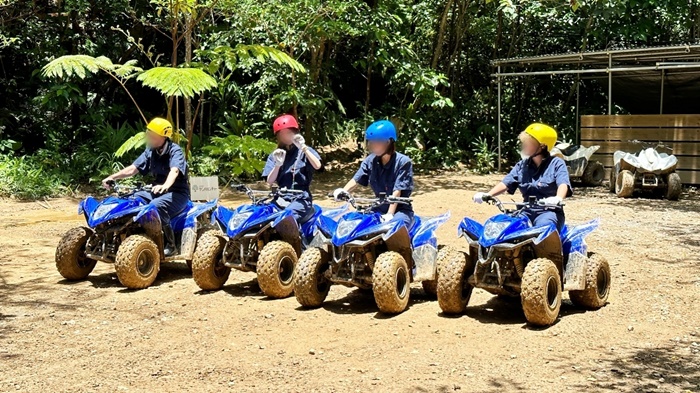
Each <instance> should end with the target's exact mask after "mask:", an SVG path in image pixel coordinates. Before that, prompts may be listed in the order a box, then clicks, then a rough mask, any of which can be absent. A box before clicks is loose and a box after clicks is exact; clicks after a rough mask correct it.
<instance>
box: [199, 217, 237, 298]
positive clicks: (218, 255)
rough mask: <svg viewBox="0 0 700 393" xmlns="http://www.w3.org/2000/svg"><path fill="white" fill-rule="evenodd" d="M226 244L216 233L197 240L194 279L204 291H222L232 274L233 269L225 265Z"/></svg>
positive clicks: (204, 234)
mask: <svg viewBox="0 0 700 393" xmlns="http://www.w3.org/2000/svg"><path fill="white" fill-rule="evenodd" d="M225 245H226V242H225V241H224V239H223V238H222V237H221V236H218V235H216V231H212V232H205V233H203V234H202V236H200V237H199V240H197V247H196V248H195V250H194V256H193V259H192V278H193V279H194V282H195V283H196V284H197V286H198V287H199V288H200V289H202V290H204V291H215V290H217V289H221V287H223V286H224V284H225V283H226V280H228V276H229V275H230V274H231V268H230V267H228V266H226V265H224V261H223V253H224V246H225Z"/></svg>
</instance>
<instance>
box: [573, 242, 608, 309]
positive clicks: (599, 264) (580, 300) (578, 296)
mask: <svg viewBox="0 0 700 393" xmlns="http://www.w3.org/2000/svg"><path fill="white" fill-rule="evenodd" d="M611 277H612V276H611V274H610V265H609V264H608V261H606V260H605V258H603V257H602V256H600V255H598V254H591V255H590V256H589V257H588V263H587V266H586V289H584V290H582V291H569V298H570V299H571V302H572V303H574V304H575V305H577V306H580V307H584V308H587V309H590V310H596V309H599V308H601V307H603V306H604V305H605V304H606V303H607V302H608V295H609V294H610V278H611Z"/></svg>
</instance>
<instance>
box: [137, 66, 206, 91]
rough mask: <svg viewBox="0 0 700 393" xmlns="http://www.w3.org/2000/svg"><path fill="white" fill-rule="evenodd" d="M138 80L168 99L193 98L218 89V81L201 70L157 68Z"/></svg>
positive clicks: (140, 75) (142, 75) (140, 76)
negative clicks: (173, 97)
mask: <svg viewBox="0 0 700 393" xmlns="http://www.w3.org/2000/svg"><path fill="white" fill-rule="evenodd" d="M136 79H137V80H138V81H139V82H141V83H143V84H144V85H145V86H148V87H152V88H154V89H156V90H158V91H159V92H160V93H161V94H163V95H165V96H166V97H172V96H176V97H186V98H193V97H194V96H195V95H196V94H199V93H202V92H205V91H207V90H210V89H213V88H214V87H216V79H214V78H212V77H211V76H210V75H209V74H207V73H206V72H204V71H202V70H201V69H199V68H173V67H155V68H151V69H150V70H148V71H145V72H143V73H141V74H139V76H137V77H136Z"/></svg>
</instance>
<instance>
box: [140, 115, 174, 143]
mask: <svg viewBox="0 0 700 393" xmlns="http://www.w3.org/2000/svg"><path fill="white" fill-rule="evenodd" d="M146 128H148V130H149V131H152V132H153V133H155V134H158V135H160V136H164V137H166V138H171V137H172V136H173V125H172V124H170V122H169V121H167V120H166V119H163V118H162V117H154V118H153V120H151V121H150V122H149V123H148V125H147V126H146Z"/></svg>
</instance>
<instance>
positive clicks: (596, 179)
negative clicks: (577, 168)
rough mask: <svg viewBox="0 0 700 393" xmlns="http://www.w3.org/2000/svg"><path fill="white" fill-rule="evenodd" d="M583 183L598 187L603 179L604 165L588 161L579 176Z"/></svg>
mask: <svg viewBox="0 0 700 393" xmlns="http://www.w3.org/2000/svg"><path fill="white" fill-rule="evenodd" d="M581 180H583V183H584V184H586V185H588V186H593V187H598V186H600V185H602V184H603V180H605V167H604V166H603V164H601V163H600V162H598V161H589V162H588V165H587V166H586V169H585V170H584V171H583V176H581Z"/></svg>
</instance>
